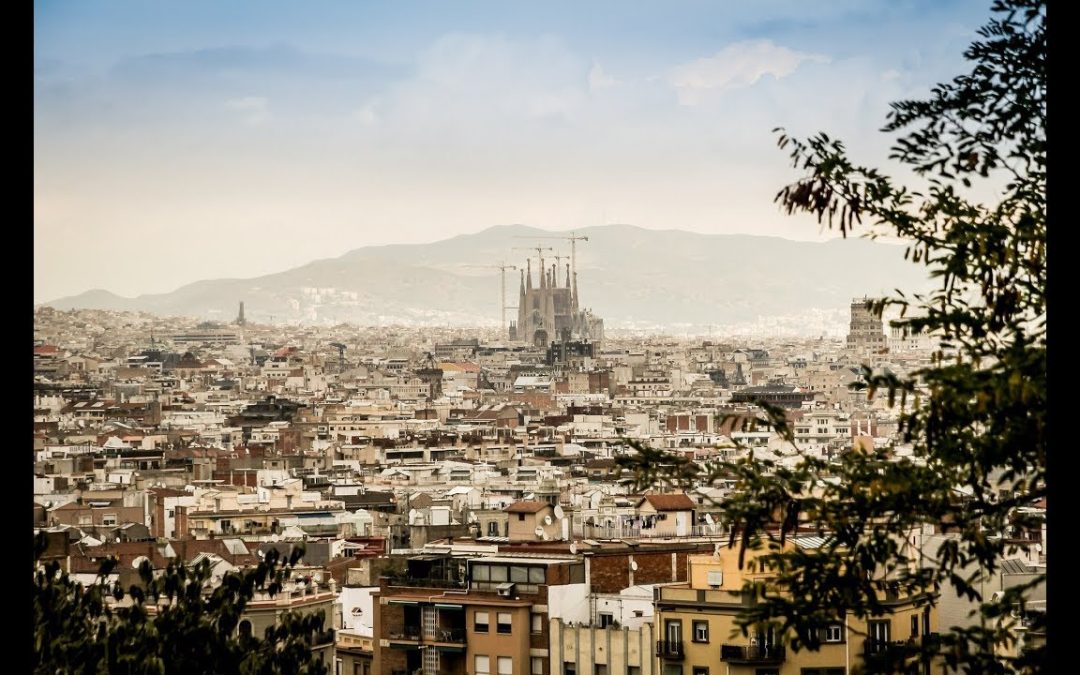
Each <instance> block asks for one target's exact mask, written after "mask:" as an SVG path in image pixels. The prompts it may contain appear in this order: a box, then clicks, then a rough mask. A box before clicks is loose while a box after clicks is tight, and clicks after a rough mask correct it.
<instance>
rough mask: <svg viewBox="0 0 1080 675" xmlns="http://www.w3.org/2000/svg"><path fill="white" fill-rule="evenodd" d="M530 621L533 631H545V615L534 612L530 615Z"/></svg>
mask: <svg viewBox="0 0 1080 675" xmlns="http://www.w3.org/2000/svg"><path fill="white" fill-rule="evenodd" d="M529 622H530V624H531V625H532V632H534V633H543V632H544V615H543V614H537V613H535V612H534V613H533V614H531V615H529Z"/></svg>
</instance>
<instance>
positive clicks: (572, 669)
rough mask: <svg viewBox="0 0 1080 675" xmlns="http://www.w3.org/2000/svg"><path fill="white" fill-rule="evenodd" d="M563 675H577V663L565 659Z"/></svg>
mask: <svg viewBox="0 0 1080 675" xmlns="http://www.w3.org/2000/svg"><path fill="white" fill-rule="evenodd" d="M562 671H563V675H577V664H576V663H574V662H572V661H563V664H562Z"/></svg>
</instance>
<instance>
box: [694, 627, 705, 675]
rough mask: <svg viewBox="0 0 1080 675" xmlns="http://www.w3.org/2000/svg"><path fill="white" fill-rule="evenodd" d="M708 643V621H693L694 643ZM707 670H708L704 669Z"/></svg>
mask: <svg viewBox="0 0 1080 675" xmlns="http://www.w3.org/2000/svg"><path fill="white" fill-rule="evenodd" d="M708 641H709V622H708V621H695V622H694V642H708ZM706 670H708V669H706Z"/></svg>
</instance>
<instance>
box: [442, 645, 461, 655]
mask: <svg viewBox="0 0 1080 675" xmlns="http://www.w3.org/2000/svg"><path fill="white" fill-rule="evenodd" d="M435 650H436V651H440V652H449V653H451V654H460V653H462V652H463V651H465V648H464V647H454V646H451V645H435Z"/></svg>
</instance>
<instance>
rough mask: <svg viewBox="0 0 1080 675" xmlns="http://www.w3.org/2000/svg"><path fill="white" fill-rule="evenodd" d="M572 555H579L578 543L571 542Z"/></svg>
mask: <svg viewBox="0 0 1080 675" xmlns="http://www.w3.org/2000/svg"><path fill="white" fill-rule="evenodd" d="M570 555H577V542H576V541H574V542H570Z"/></svg>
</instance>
